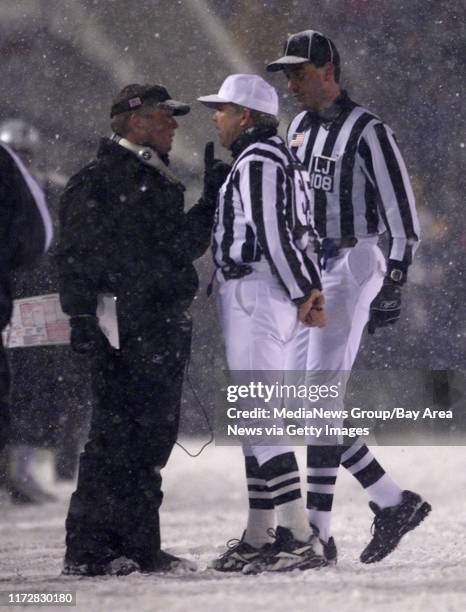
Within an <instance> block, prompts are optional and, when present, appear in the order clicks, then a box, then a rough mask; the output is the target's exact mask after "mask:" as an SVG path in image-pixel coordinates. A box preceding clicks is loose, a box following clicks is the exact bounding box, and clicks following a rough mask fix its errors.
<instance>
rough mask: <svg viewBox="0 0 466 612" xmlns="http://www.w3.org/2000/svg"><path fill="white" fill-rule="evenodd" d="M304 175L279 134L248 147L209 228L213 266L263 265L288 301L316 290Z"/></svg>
mask: <svg viewBox="0 0 466 612" xmlns="http://www.w3.org/2000/svg"><path fill="white" fill-rule="evenodd" d="M309 195H310V194H309V177H308V175H307V172H306V171H305V170H304V168H302V167H301V165H299V164H297V163H296V161H295V160H294V159H293V157H292V156H291V154H290V153H289V151H288V150H287V148H286V145H285V143H284V141H283V140H282V139H281V138H280V137H278V136H271V137H269V138H266V139H260V140H256V141H253V142H251V143H250V144H248V145H247V146H246V147H245V148H244V150H242V151H241V153H240V154H239V156H238V157H237V158H236V160H235V162H234V164H233V167H232V170H231V172H230V174H229V175H228V177H227V179H226V181H225V183H224V184H223V185H222V187H221V189H220V192H219V196H218V201H217V211H216V218H215V225H214V230H213V239H212V251H213V258H214V262H215V264H216V266H217V267H218V268H219V269H220V271H223V272H224V277H225V278H227V277H228V276H227V272H229V271H230V270H231V269H235V268H237V267H238V266H241V265H243V264H253V263H254V262H260V261H266V262H268V264H269V265H270V267H271V269H272V271H273V272H274V273H275V274H277V276H278V277H279V278H280V280H281V282H282V284H283V286H284V287H285V289H286V290H287V292H288V294H289V296H290V298H291V299H292V300H296V301H297V302H300V301H304V300H305V299H307V298H308V297H309V295H310V293H311V290H312V289H313V288H318V289H320V287H321V285H320V278H319V273H318V271H317V269H316V267H315V266H314V264H313V263H312V261H311V260H310V259H309V258H308V257H307V255H306V254H305V249H306V247H307V246H308V241H309V232H308V230H309V229H311V232H312V228H309V218H310V207H309Z"/></svg>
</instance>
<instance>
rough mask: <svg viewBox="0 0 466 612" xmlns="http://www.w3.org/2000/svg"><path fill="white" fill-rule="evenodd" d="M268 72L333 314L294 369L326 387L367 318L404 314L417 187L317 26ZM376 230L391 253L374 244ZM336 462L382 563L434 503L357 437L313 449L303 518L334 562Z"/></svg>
mask: <svg viewBox="0 0 466 612" xmlns="http://www.w3.org/2000/svg"><path fill="white" fill-rule="evenodd" d="M267 70H268V71H270V72H277V71H282V72H283V73H284V75H285V77H286V80H287V83H288V91H289V92H290V93H291V95H292V96H293V98H294V100H295V102H296V105H297V107H298V108H299V110H300V112H299V113H298V115H296V117H295V118H294V119H293V121H292V122H291V124H290V126H289V128H288V134H287V141H288V146H289V148H290V150H291V151H292V152H293V154H294V155H295V156H296V157H297V158H298V160H299V161H300V162H301V163H303V164H304V166H305V167H306V168H307V169H308V170H309V175H310V182H311V197H312V200H311V201H312V205H313V221H314V225H315V228H316V230H317V233H318V235H319V239H320V260H321V267H322V287H323V293H324V295H325V309H326V312H327V313H328V320H329V323H328V325H327V326H326V327H325V329H324V328H323V329H319V330H314V329H309V330H305V332H304V333H305V334H307V335H308V338H307V340H306V338H305V337H304V338H298V345H299V346H302V347H303V346H304V347H306V345H307V348H306V351H305V353H306V354H305V355H304V356H303V355H300V356H299V358H298V362H299V366H297V367H295V369H300V368H301V367H305V368H306V369H307V370H309V371H319V370H320V371H325V373H326V379H327V381H326V382H327V383H328V382H332V381H334V380H335V379H337V380H338V382H340V380H341V378H342V377H341V375H340V374H339V373H340V372H348V373H349V372H350V371H351V369H352V367H353V363H354V360H355V358H356V355H357V353H358V350H359V345H360V342H361V337H362V334H363V330H364V328H365V326H366V324H368V330H369V332H370V333H374V332H375V330H376V329H378V328H385V327H388V326H391V325H393V324H394V323H396V321H397V320H398V318H399V317H400V313H401V294H402V287H403V285H404V284H405V282H406V280H407V278H408V269H409V266H410V264H411V262H412V258H413V255H414V253H415V251H416V248H417V246H418V243H419V221H418V217H417V213H416V206H415V201H414V195H413V190H412V188H411V183H410V179H409V174H408V170H407V168H406V165H405V162H404V160H403V157H402V155H401V152H400V149H399V147H398V144H397V141H396V139H395V135H394V133H393V131H392V130H391V128H390V127H389V126H388V125H386V124H385V123H384V122H383V121H382V120H381V119H380V118H379V117H378V116H377V115H375V114H374V113H372V112H371V111H370V110H368V109H367V108H364V107H363V106H361V105H360V104H358V103H357V102H355V101H353V100H352V99H351V98H350V97H349V95H348V94H347V92H346V91H345V90H344V89H342V88H341V85H340V56H339V53H338V51H337V48H336V46H335V44H334V42H333V41H332V40H330V38H328V37H327V36H325V35H324V34H322V33H320V32H316V31H315V30H304V31H302V32H297V33H296V34H292V35H291V36H290V37H289V38H288V39H287V41H286V43H285V46H284V52H283V54H282V56H281V57H279V58H278V59H277V60H275V61H274V62H272V63H270V64H269V65H268V66H267ZM383 233H386V234H387V236H388V239H389V253H388V261H385V257H384V255H383V253H382V252H381V250H380V248H379V246H378V241H379V236H380V235H381V234H383ZM386 338H388V336H386ZM301 340H302V342H301ZM342 389H344V387H343V385H342V386H341V387H340V393H339V396H338V398H336V399H335V400H333V401H332V409H333V410H335V411H338V409H342V408H343V407H344V406H343V397H344V392H342ZM346 425H348V424H346ZM340 463H341V464H342V465H343V466H344V467H345V468H347V469H348V470H349V471H350V472H351V473H352V474H353V476H354V477H355V478H356V479H357V480H358V481H359V483H360V484H361V485H362V486H363V487H364V489H365V491H366V493H367V495H368V497H369V500H370V501H369V505H370V508H371V510H372V511H373V512H374V515H375V517H374V531H373V537H372V539H371V541H370V542H369V544H368V545H367V546H366V548H365V549H364V550H363V552H362V553H361V556H360V559H361V561H362V562H363V563H375V562H378V561H381V560H382V559H383V558H385V557H386V556H387V555H389V554H390V553H391V552H392V551H393V550H394V549H395V548H396V546H397V545H398V543H399V542H400V540H401V538H402V537H403V536H404V535H405V534H406V533H407V532H409V531H411V530H412V529H414V528H415V527H417V526H418V525H419V524H420V523H421V521H422V520H424V518H425V517H426V516H427V515H428V513H429V512H430V509H431V508H430V505H429V504H428V503H427V502H425V501H424V500H423V499H422V498H421V497H420V495H418V494H417V493H414V492H412V491H408V490H403V489H402V488H401V487H400V486H399V485H398V484H397V483H395V482H394V481H393V480H392V479H391V477H390V476H389V475H388V474H387V473H386V472H385V470H384V469H383V468H382V466H381V465H380V464H379V463H378V461H377V460H376V458H375V457H374V456H373V455H372V453H371V451H370V450H369V448H368V447H367V446H366V444H364V441H363V439H358V440H356V441H353V443H352V444H351V445H348V446H344V445H336V446H329V445H328V446H313V445H309V446H308V453H307V467H308V496H307V508H308V518H309V521H310V522H311V523H312V525H313V527H314V528H315V530H316V531H318V533H319V537H320V538H321V539H322V540H323V543H324V550H325V551H326V556H327V561H328V562H329V563H330V562H336V556H337V555H336V547H335V543H334V541H333V538H332V537H331V527H330V519H331V510H332V503H333V494H334V490H335V484H336V477H337V472H338V467H339V465H340ZM327 551H330V553H331V559H330V558H329V555H328V554H327Z"/></svg>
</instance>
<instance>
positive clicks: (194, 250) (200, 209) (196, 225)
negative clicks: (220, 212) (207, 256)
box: [186, 198, 216, 261]
mask: <svg viewBox="0 0 466 612" xmlns="http://www.w3.org/2000/svg"><path fill="white" fill-rule="evenodd" d="M215 207H216V203H215V202H211V201H210V200H206V199H204V198H200V199H199V201H198V202H197V204H195V205H194V206H193V207H192V208H190V209H189V210H188V212H187V213H186V218H187V222H186V234H187V241H188V245H189V246H188V253H189V255H190V257H191V261H194V260H195V259H197V258H198V257H201V255H203V254H204V253H205V251H206V250H207V248H208V246H209V244H210V239H211V235H212V228H213V225H214V215H215Z"/></svg>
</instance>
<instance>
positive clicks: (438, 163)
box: [0, 0, 466, 429]
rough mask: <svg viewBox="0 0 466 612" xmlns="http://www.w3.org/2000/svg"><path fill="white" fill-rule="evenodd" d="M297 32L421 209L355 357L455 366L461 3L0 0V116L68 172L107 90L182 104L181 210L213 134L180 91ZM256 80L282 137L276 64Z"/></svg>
mask: <svg viewBox="0 0 466 612" xmlns="http://www.w3.org/2000/svg"><path fill="white" fill-rule="evenodd" d="M303 29H316V30H320V31H322V32H323V33H325V34H326V35H328V36H330V37H331V38H332V39H333V40H334V42H335V43H336V45H337V47H338V49H339V51H340V55H341V57H342V83H343V86H344V87H345V88H347V89H348V90H349V93H350V95H351V96H352V97H353V99H355V100H356V101H358V102H360V103H361V104H364V105H367V106H369V108H370V109H371V110H372V111H374V112H375V113H377V114H378V115H380V116H381V117H382V118H383V119H384V120H385V121H386V122H387V123H388V124H389V125H390V126H391V127H392V128H393V129H394V130H395V133H396V135H397V138H398V142H399V144H400V147H401V150H402V152H403V154H404V157H405V159H406V162H407V165H408V169H409V171H410V174H411V178H412V181H413V185H414V189H415V193H416V196H417V201H418V206H419V212H420V215H421V223H422V230H423V236H422V237H423V242H422V244H421V247H420V249H419V250H418V255H417V258H416V263H415V264H414V266H413V267H412V268H411V271H410V282H409V285H408V286H407V287H406V288H405V289H404V290H403V296H404V309H403V316H402V320H401V321H400V322H399V323H398V325H397V326H396V327H395V328H393V329H389V330H381V331H378V332H377V335H376V336H374V337H366V338H365V340H364V344H363V347H362V350H361V353H360V356H359V358H358V362H357V367H359V368H374V369H384V368H394V369H423V368H426V369H437V370H439V369H440V370H443V369H466V368H465V366H464V356H465V350H464V337H465V331H466V329H465V327H466V324H465V316H464V311H465V309H464V300H465V296H466V290H465V289H466V281H465V277H464V270H465V252H466V230H465V224H464V216H465V214H464V212H463V211H464V198H463V194H464V186H465V171H464V160H465V142H466V134H465V118H464V113H462V111H463V108H464V66H465V61H466V38H465V29H466V28H465V3H464V1H462V0H437V1H434V0H404V1H403V0H390V1H389V0H385V1H384V0H312V1H311V0H292V1H279V0H262V1H256V0H233V1H224V0H138V1H137V2H127V1H125V0H15V1H12V0H11V1H10V0H2V2H1V4H0V78H1V83H2V87H1V88H0V101H1V104H0V120H4V119H7V118H10V117H19V118H23V119H25V120H27V121H28V122H29V123H31V124H33V125H34V126H35V127H36V128H38V129H39V130H40V132H41V133H42V135H43V143H44V146H43V151H42V157H41V159H40V163H41V164H42V165H43V166H44V167H46V168H48V169H49V170H50V171H56V172H58V173H60V174H64V175H66V176H69V175H70V174H71V173H73V172H75V171H76V170H77V169H79V168H80V166H82V165H83V164H84V163H86V162H87V161H88V160H90V159H91V158H92V156H93V154H94V152H95V149H96V146H97V142H98V139H99V137H100V136H102V135H106V134H108V132H109V107H110V100H111V98H112V97H113V96H114V95H115V94H116V93H117V92H118V90H119V89H120V88H121V87H122V86H123V85H126V84H128V83H131V82H149V83H158V82H160V83H163V84H165V85H166V86H167V87H168V89H169V91H170V93H171V95H172V96H173V97H176V98H178V99H181V100H186V101H188V102H193V110H192V113H191V114H190V115H189V116H188V117H186V118H182V119H181V121H180V129H179V130H178V136H177V143H176V147H175V149H174V151H173V155H172V161H173V168H174V170H175V172H177V173H178V174H179V175H180V176H181V177H182V178H183V180H184V181H185V182H186V184H187V185H188V197H187V206H190V205H191V204H192V203H193V202H194V201H195V198H196V197H197V195H198V194H199V192H200V188H201V177H202V163H201V162H202V152H203V147H204V144H205V142H206V141H207V140H209V139H214V137H215V134H214V130H213V124H212V122H211V117H210V113H209V111H207V110H206V109H205V108H203V107H201V106H200V105H199V104H197V103H195V102H194V100H195V98H196V97H197V96H199V95H203V94H209V93H214V92H215V91H216V90H217V89H218V87H219V85H220V83H221V81H222V80H223V79H224V77H225V76H226V75H227V74H229V73H232V72H257V73H259V74H262V75H264V76H266V75H265V65H266V64H267V63H268V62H269V61H271V60H273V59H275V58H276V57H278V55H279V53H280V51H281V49H282V45H283V42H284V41H285V39H286V37H287V35H289V34H290V33H293V32H296V31H300V30H303ZM266 78H269V80H270V82H272V83H273V84H274V85H275V86H276V87H277V88H278V89H279V91H280V93H281V95H282V128H281V129H282V133H284V130H285V128H286V125H287V123H288V121H289V120H290V118H291V117H292V116H293V113H294V109H293V108H292V104H291V103H290V101H289V100H288V98H287V95H286V83H285V80H284V78H283V75H281V74H278V75H271V76H270V75H267V77H266ZM219 153H220V152H219ZM222 156H223V157H224V158H225V159H227V155H226V154H224V153H222ZM199 269H200V272H201V278H202V290H201V292H200V293H199V296H198V298H197V300H196V303H195V305H194V308H193V314H194V317H195V320H196V334H195V341H194V350H193V355H192V360H191V361H192V363H191V366H190V378H191V380H192V382H193V384H194V387H195V388H196V389H197V390H198V393H199V395H200V397H201V399H202V401H203V402H204V403H206V404H212V402H213V397H214V396H213V392H214V390H215V389H216V388H218V375H217V372H219V371H220V370H221V368H222V367H223V354H222V345H221V340H220V335H219V329H218V327H217V323H216V317H215V308H214V304H213V299H210V300H207V298H206V296H205V287H206V285H207V284H208V282H209V280H210V276H211V274H212V270H211V265H210V261H209V255H208V254H207V255H206V256H204V258H203V259H202V260H201V261H200V263H199ZM185 403H186V411H185V414H186V415H187V417H188V418H187V423H189V422H190V421H191V419H190V414H191V412H192V411H194V412H195V410H196V409H195V407H194V403H195V402H194V399H193V397H192V391H191V390H190V388H189V385H187V389H186V398H185ZM192 416H193V419H194V420H198V417H195V416H194V413H193V414H192ZM188 429H189V425H188Z"/></svg>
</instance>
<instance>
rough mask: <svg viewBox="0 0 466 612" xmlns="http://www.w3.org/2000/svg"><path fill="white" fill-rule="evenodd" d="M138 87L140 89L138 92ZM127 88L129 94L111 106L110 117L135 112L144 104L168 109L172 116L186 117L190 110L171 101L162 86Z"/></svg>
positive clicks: (181, 104)
mask: <svg viewBox="0 0 466 612" xmlns="http://www.w3.org/2000/svg"><path fill="white" fill-rule="evenodd" d="M138 87H139V88H140V91H139V92H138ZM129 88H131V94H130V95H128V97H127V98H126V99H123V100H121V99H120V100H118V102H116V103H115V104H113V106H112V108H111V111H110V117H114V116H115V115H119V114H120V113H127V112H128V111H133V110H137V109H138V108H140V107H141V106H143V105H144V104H153V105H154V106H163V107H166V108H168V109H170V110H171V111H172V112H173V114H174V115H186V114H187V113H189V111H190V110H191V107H190V106H189V104H185V103H184V102H179V101H178V100H173V99H172V97H171V96H170V94H169V93H168V91H167V90H166V88H165V87H164V86H163V85H152V86H149V87H148V86H146V85H139V86H138V85H131V86H128V89H129ZM125 89H126V88H125ZM123 91H124V90H123Z"/></svg>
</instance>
